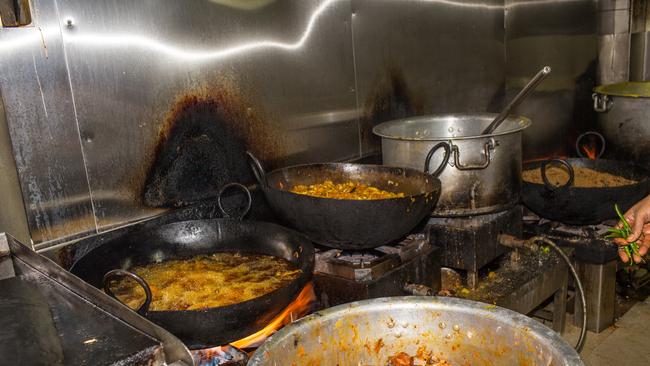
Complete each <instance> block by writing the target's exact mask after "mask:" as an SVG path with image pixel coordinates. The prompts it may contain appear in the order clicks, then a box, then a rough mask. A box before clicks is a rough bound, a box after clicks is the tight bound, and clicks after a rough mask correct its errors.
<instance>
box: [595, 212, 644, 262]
mask: <svg viewBox="0 0 650 366" xmlns="http://www.w3.org/2000/svg"><path fill="white" fill-rule="evenodd" d="M614 209H615V210H616V215H618V219H619V220H620V221H621V224H623V227H622V228H616V227H613V228H610V229H609V230H607V236H605V238H608V239H618V238H620V239H627V238H628V237H629V236H630V235H631V234H632V227H631V226H630V223H629V222H627V219H626V218H625V216H623V214H622V213H621V210H620V209H619V208H618V205H616V204H615V205H614ZM621 250H622V251H623V252H625V255H627V257H628V258H629V259H630V260H629V261H628V262H627V263H628V264H629V265H630V266H631V265H633V264H634V255H636V256H638V257H639V258H641V262H645V259H644V258H643V256H642V255H641V253H639V243H637V242H636V241H633V242H631V243H628V244H626V245H622V246H621Z"/></svg>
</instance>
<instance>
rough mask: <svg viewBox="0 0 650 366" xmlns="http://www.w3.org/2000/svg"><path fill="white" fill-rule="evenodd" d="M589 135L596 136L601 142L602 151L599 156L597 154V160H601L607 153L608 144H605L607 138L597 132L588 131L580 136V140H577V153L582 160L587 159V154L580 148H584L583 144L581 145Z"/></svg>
mask: <svg viewBox="0 0 650 366" xmlns="http://www.w3.org/2000/svg"><path fill="white" fill-rule="evenodd" d="M589 135H593V136H596V137H598V139H599V140H600V151H599V152H598V154H596V159H600V157H601V156H603V153H604V152H605V148H606V142H605V137H604V136H603V135H601V134H600V133H598V132H596V131H587V132H585V133H583V134H582V135H580V136H578V138H577V139H576V153H577V154H578V156H579V157H581V158H587V156H585V154H584V153H583V152H582V150H581V149H580V147H581V146H582V144H580V143H581V142H582V139H584V138H585V137H587V136H589Z"/></svg>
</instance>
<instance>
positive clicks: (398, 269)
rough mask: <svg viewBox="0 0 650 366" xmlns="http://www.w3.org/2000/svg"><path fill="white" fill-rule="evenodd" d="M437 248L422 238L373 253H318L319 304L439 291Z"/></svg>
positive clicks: (316, 274) (331, 251) (362, 251)
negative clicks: (413, 288)
mask: <svg viewBox="0 0 650 366" xmlns="http://www.w3.org/2000/svg"><path fill="white" fill-rule="evenodd" d="M439 252H440V250H439V248H437V247H435V246H433V245H431V244H430V243H429V241H428V239H427V238H426V236H425V235H424V234H415V235H410V236H408V237H407V238H405V239H404V240H402V241H400V242H398V243H394V244H390V245H384V246H381V247H378V248H374V249H366V250H354V251H345V250H340V249H320V250H319V249H317V250H316V263H315V266H314V279H315V281H316V287H317V289H318V293H319V298H320V299H321V303H322V304H323V305H325V306H334V305H338V304H342V303H346V302H350V301H357V300H363V299H370V298H376V297H383V296H402V295H407V294H409V293H410V292H409V290H408V288H409V286H408V285H413V284H419V285H424V286H427V287H431V288H433V290H434V291H437V290H438V289H439V287H440V259H439V256H440V254H439Z"/></svg>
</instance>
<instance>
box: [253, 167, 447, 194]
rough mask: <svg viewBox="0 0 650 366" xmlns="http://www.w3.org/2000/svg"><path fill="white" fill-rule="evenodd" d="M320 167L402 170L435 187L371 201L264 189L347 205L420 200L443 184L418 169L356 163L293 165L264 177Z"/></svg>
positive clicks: (268, 186)
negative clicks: (419, 198) (410, 199)
mask: <svg viewBox="0 0 650 366" xmlns="http://www.w3.org/2000/svg"><path fill="white" fill-rule="evenodd" d="M318 166H323V167H327V166H334V167H341V166H356V167H362V168H364V167H370V168H376V169H380V170H392V169H400V170H403V171H404V172H410V173H413V174H415V175H417V176H420V177H421V178H419V179H423V180H424V182H425V183H427V184H431V185H433V189H432V190H429V191H425V192H420V193H418V194H410V195H404V197H392V198H380V199H370V200H365V199H360V200H355V199H347V198H329V197H318V196H311V195H308V194H301V193H295V192H291V191H290V190H288V189H283V188H277V187H273V186H270V185H267V186H266V187H264V189H268V190H274V191H279V192H283V193H287V194H290V195H291V196H299V197H310V198H313V199H317V200H321V201H325V200H327V201H339V202H345V203H350V204H351V203H353V202H396V201H399V200H404V199H408V198H418V197H422V196H426V195H431V194H433V193H435V192H436V191H438V190H440V189H441V186H442V182H441V181H440V178H438V177H436V176H433V175H431V174H427V173H425V172H422V171H419V170H417V169H413V168H407V167H398V166H390V165H378V164H356V163H311V164H298V165H291V166H288V167H285V168H279V169H274V170H272V171H270V172H268V173H266V174H265V175H264V176H265V178H266V179H267V182H268V178H269V177H271V176H272V175H281V174H282V172H284V171H289V170H299V169H304V168H313V167H318ZM426 179H431V181H429V182H427V181H426Z"/></svg>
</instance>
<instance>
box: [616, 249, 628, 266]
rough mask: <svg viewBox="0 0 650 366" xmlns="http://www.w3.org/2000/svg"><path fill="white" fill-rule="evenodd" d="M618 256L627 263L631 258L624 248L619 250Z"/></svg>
mask: <svg viewBox="0 0 650 366" xmlns="http://www.w3.org/2000/svg"><path fill="white" fill-rule="evenodd" d="M618 256H619V257H620V258H621V261H622V262H623V263H627V262H628V261H629V260H630V258H628V256H627V254H625V251H624V250H623V249H619V250H618Z"/></svg>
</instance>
